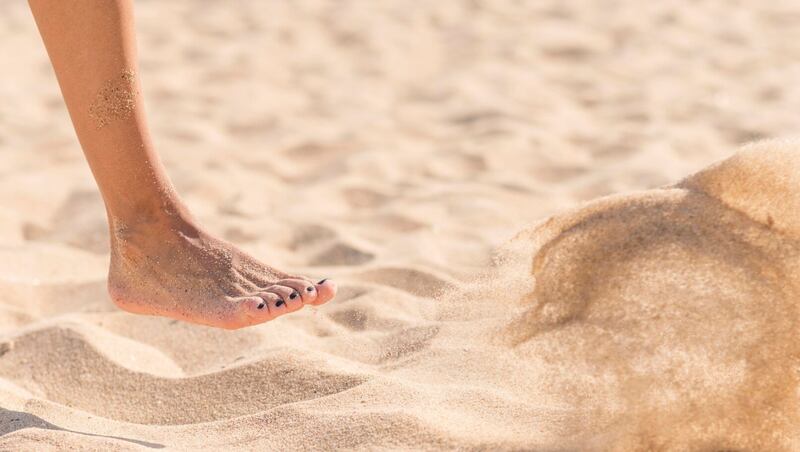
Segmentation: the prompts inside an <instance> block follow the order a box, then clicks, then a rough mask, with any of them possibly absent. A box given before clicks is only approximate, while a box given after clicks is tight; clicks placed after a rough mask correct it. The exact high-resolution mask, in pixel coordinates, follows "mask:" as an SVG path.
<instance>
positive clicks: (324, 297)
mask: <svg viewBox="0 0 800 452" xmlns="http://www.w3.org/2000/svg"><path fill="white" fill-rule="evenodd" d="M314 287H316V289H317V296H316V298H315V299H314V301H312V302H311V303H310V304H313V305H320V304H323V303H327V302H329V301H331V300H332V299H333V297H335V296H336V289H337V288H336V283H335V282H333V281H331V280H330V279H323V280H322V281H320V282H318V283H317V284H315V285H314Z"/></svg>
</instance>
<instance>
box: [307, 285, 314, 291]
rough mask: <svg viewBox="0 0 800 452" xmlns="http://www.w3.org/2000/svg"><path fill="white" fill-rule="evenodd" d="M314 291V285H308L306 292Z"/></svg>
mask: <svg viewBox="0 0 800 452" xmlns="http://www.w3.org/2000/svg"><path fill="white" fill-rule="evenodd" d="M313 291H314V286H308V287H306V292H313Z"/></svg>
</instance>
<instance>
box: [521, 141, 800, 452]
mask: <svg viewBox="0 0 800 452" xmlns="http://www.w3.org/2000/svg"><path fill="white" fill-rule="evenodd" d="M527 234H528V237H529V238H530V239H531V240H533V242H534V246H535V247H536V248H537V251H535V252H534V257H533V262H532V275H533V277H534V278H535V285H534V288H533V290H532V291H531V292H530V293H528V294H527V295H526V297H525V303H527V304H528V305H529V308H527V311H525V312H524V313H523V314H521V315H520V316H519V317H518V318H517V319H516V320H514V321H513V322H512V323H511V324H510V325H509V326H508V327H507V329H506V333H507V334H506V336H507V338H508V340H509V341H510V343H512V344H513V345H514V346H515V347H516V349H517V350H518V351H520V353H526V350H527V353H532V354H533V353H535V356H537V357H542V356H544V355H547V354H548V353H550V354H552V355H553V359H556V360H559V361H560V362H562V363H564V364H563V365H564V366H566V367H567V368H569V367H570V366H571V364H569V363H573V364H574V366H573V367H574V368H577V366H579V364H578V363H581V364H580V365H588V366H590V367H591V366H595V367H593V369H594V370H593V374H595V375H606V372H607V375H614V376H615V377H614V383H613V384H612V383H608V384H609V385H610V386H613V392H615V393H618V394H621V401H620V403H623V404H624V403H629V404H631V405H630V406H629V407H628V408H626V409H625V410H624V411H625V412H626V413H628V415H629V416H630V419H624V420H620V421H619V422H620V424H619V425H625V426H626V427H625V428H624V430H625V431H624V432H622V433H620V436H619V437H617V438H615V439H614V443H615V444H616V445H620V444H626V445H630V446H631V448H633V449H636V448H638V447H644V448H649V447H647V445H648V444H649V445H650V446H653V447H656V446H654V445H659V444H660V445H662V446H663V445H669V446H670V447H673V446H676V445H677V443H680V444H682V445H683V446H685V447H688V448H689V449H692V448H694V447H699V445H701V444H713V443H714V441H717V440H719V439H720V438H725V441H727V442H726V443H725V444H727V446H729V447H731V448H734V449H751V448H752V449H753V450H757V449H760V450H783V449H784V448H786V447H787V443H786V442H785V441H789V439H787V438H791V437H792V436H793V434H792V433H791V432H793V431H796V427H797V426H798V425H800V422H799V421H800V413H799V412H798V407H799V406H800V405H798V404H797V393H798V389H800V385H798V383H799V382H798V373H797V363H798V358H800V328H798V326H799V325H798V300H800V144H796V143H791V142H777V141H771V142H764V143H758V144H754V145H751V146H748V147H746V148H745V149H743V150H742V151H741V152H739V153H738V154H737V155H735V156H734V157H732V158H730V159H728V160H725V161H723V162H721V163H719V164H716V165H714V166H711V167H709V168H707V169H705V170H703V171H701V172H699V173H697V174H694V175H692V176H690V177H688V178H686V179H684V180H683V181H681V182H679V183H678V184H675V185H672V186H669V187H665V188H662V189H657V190H649V191H644V192H640V193H635V194H629V195H623V196H613V197H608V198H603V199H599V200H597V201H594V202H592V203H590V204H588V205H586V206H584V207H582V208H579V209H577V210H575V211H572V212H569V213H565V214H562V215H558V216H556V217H554V218H551V219H550V220H548V221H547V222H545V223H544V224H542V225H540V226H538V227H536V228H534V229H533V230H532V231H530V232H528V233H527ZM556 349H558V350H560V352H558V353H556V352H555V351H554V350H556ZM566 373H569V372H566ZM565 378H568V377H565ZM655 426H658V427H655ZM784 434H785V435H786V436H782V435H784ZM693 441H694V442H693ZM702 441H706V442H705V443H703V442H702ZM708 441H712V442H710V443H709V442H708ZM676 442H677V443H676ZM656 448H658V447H656ZM668 448H669V447H668ZM623 449H624V448H623Z"/></svg>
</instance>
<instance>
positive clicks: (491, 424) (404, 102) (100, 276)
mask: <svg viewBox="0 0 800 452" xmlns="http://www.w3.org/2000/svg"><path fill="white" fill-rule="evenodd" d="M136 6H137V19H138V29H139V33H140V35H139V46H140V59H141V68H140V71H139V73H140V75H141V77H142V81H143V88H144V95H145V99H146V105H147V108H148V112H149V115H150V118H151V123H152V127H153V134H154V138H155V141H156V143H157V145H158V147H159V148H160V150H161V152H162V155H163V157H164V160H165V164H166V165H167V167H168V170H169V172H170V174H171V176H172V177H173V179H174V182H175V185H176V187H177V189H178V191H179V192H180V193H181V194H182V195H183V196H184V197H185V199H186V200H187V202H188V204H189V205H190V207H191V208H192V210H193V211H194V212H195V214H196V216H197V217H199V218H200V219H201V220H202V221H203V222H204V223H205V224H206V225H207V227H208V228H209V229H210V230H212V231H214V232H215V233H217V234H219V235H220V236H222V237H224V238H226V239H228V240H230V241H232V242H234V243H236V244H237V245H239V246H241V247H242V248H244V249H245V250H247V251H248V252H250V253H252V254H253V255H255V256H256V257H258V258H261V259H263V260H265V261H267V262H269V263H270V264H272V265H274V266H277V267H281V268H284V269H286V270H289V271H292V272H298V273H305V274H308V275H310V276H312V277H315V278H322V277H330V278H335V279H336V280H337V282H338V283H339V285H340V288H341V289H340V294H339V296H338V297H337V299H336V300H335V301H333V302H331V303H329V304H328V305H325V306H323V307H320V308H318V309H306V310H304V311H302V312H300V313H296V314H293V315H291V316H287V317H285V318H281V319H278V320H276V321H273V322H270V323H268V324H265V325H261V326H257V327H252V328H247V329H243V330H237V331H223V330H216V329H211V328H206V327H200V326H193V325H189V324H185V323H181V322H176V321H171V320H167V319H161V318H154V317H143V316H134V315H131V314H128V313H124V312H121V311H119V310H118V309H116V308H115V307H114V306H113V305H112V304H111V302H110V301H109V299H108V295H107V294H106V291H105V274H106V271H107V263H108V243H107V242H108V232H107V226H106V222H105V215H104V211H103V206H102V201H101V199H100V197H99V195H98V194H97V192H96V189H95V188H94V184H93V181H92V179H91V174H90V172H89V169H88V167H87V166H86V163H85V162H84V161H83V158H82V155H81V152H80V148H79V145H78V143H77V140H76V138H75V136H74V133H73V131H72V127H71V124H70V123H69V118H68V115H67V112H66V109H65V107H64V105H63V102H62V100H61V98H60V95H59V91H58V86H57V83H56V81H55V77H54V75H53V73H52V69H51V68H50V66H49V63H48V61H47V57H46V54H45V51H44V48H43V46H42V44H41V41H40V39H39V37H38V35H37V32H36V29H35V25H34V23H33V19H32V17H31V16H30V13H29V12H28V10H27V6H26V5H25V4H24V2H3V3H1V4H0V67H3V68H4V70H3V72H2V74H1V75H0V98H2V99H3V102H2V103H0V205H2V206H3V209H2V211H0V289H1V290H2V293H3V295H2V296H0V326H2V330H0V331H2V338H0V449H2V450H46V449H54V450H60V449H75V450H140V449H148V448H163V449H172V450H202V449H206V450H253V449H255V450H291V449H333V448H339V449H367V450H374V449H406V448H411V449H417V450H419V449H442V448H445V449H493V450H503V449H506V450H520V449H524V450H722V449H728V450H797V449H800V438H798V436H799V435H798V433H797V432H798V431H800V429H798V428H797V427H798V426H799V425H800V422H799V421H800V419H798V414H799V413H798V412H797V411H798V410H797V403H796V402H797V399H796V397H798V381H797V380H798V375H797V362H798V352H799V351H800V350H799V349H798V345H797V344H800V340H798V339H800V338H798V337H797V335H798V331H800V330H798V328H796V326H797V325H796V322H797V314H798V313H797V309H796V307H795V301H796V300H797V299H798V297H800V279H798V276H800V275H798V270H797V268H800V267H798V265H797V263H798V260H799V259H800V258H798V256H800V242H798V241H800V220H798V217H797V214H796V213H795V212H796V211H797V210H798V207H800V199H798V195H797V193H800V180H798V176H797V175H798V174H800V162H798V160H797V157H795V156H796V155H800V154H797V152H800V146H798V145H797V144H792V142H769V143H766V144H762V145H760V146H756V147H753V148H750V150H748V151H744V153H743V154H741V155H739V156H738V157H736V158H735V159H734V160H731V161H728V162H727V163H724V164H721V165H718V166H713V167H710V168H709V169H708V170H706V171H704V172H701V173H699V174H698V175H696V176H689V175H691V174H693V173H695V172H696V171H699V170H701V169H703V168H707V167H708V166H709V165H711V164H712V163H713V162H715V161H718V160H721V159H724V158H727V157H729V156H730V155H732V154H733V153H734V151H735V150H736V149H737V148H738V147H739V146H740V145H741V144H743V143H746V142H749V141H752V140H757V139H761V138H765V137H788V136H791V135H792V134H794V133H796V131H797V130H798V126H799V125H800V116H798V115H797V112H798V111H800V85H798V84H796V83H794V84H793V83H792V82H793V81H795V80H798V76H799V75H800V74H799V71H800V66H798V64H796V61H800V34H799V32H798V29H797V27H796V20H797V18H798V17H800V7H798V5H796V4H793V3H791V2H754V1H753V2H732V1H722V0H709V1H704V2H617V1H604V2H597V1H575V2H566V3H565V2H561V1H552V2H549V1H542V2H538V1H536V2H534V1H531V2H515V1H503V0H492V1H485V2H469V1H459V2H457V1H437V2H414V3H409V2H407V1H400V0H397V1H395V0H385V1H383V0H382V1H380V2H369V1H340V2H330V1H296V2H263V1H258V0H249V1H244V0H242V1H236V2H190V1H171V2H159V1H155V0H148V1H145V0H142V1H137V5H136ZM687 176H689V177H687ZM608 195H611V196H610V197H606V198H602V197H604V196H608ZM598 198H600V199H598ZM587 201H590V202H589V203H588V204H586V202H587ZM548 218H550V219H549V220H548Z"/></svg>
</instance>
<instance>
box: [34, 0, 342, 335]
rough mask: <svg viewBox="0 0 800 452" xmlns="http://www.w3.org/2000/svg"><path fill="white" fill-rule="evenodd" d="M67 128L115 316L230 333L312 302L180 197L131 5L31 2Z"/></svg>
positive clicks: (316, 288)
mask: <svg viewBox="0 0 800 452" xmlns="http://www.w3.org/2000/svg"><path fill="white" fill-rule="evenodd" d="M29 3H30V6H31V10H32V12H33V15H34V17H35V19H36V23H37V26H38V28H39V31H40V33H41V35H42V39H43V40H44V43H45V46H46V48H47V51H48V54H49V56H50V60H51V62H52V64H53V68H54V70H55V72H56V76H57V78H58V82H59V85H60V87H61V92H62V95H63V97H64V100H65V102H66V104H67V109H68V111H69V114H70V117H71V119H72V123H73V125H74V127H75V131H76V133H77V135H78V139H79V141H80V143H81V147H82V148H83V151H84V154H85V155H86V160H87V161H88V163H89V166H90V167H91V170H92V174H93V175H94V177H95V180H96V181H97V185H98V187H99V189H100V192H101V194H102V196H103V201H104V203H105V206H106V211H107V213H108V221H109V228H110V231H111V241H112V247H111V249H112V251H111V253H112V256H111V257H112V259H111V269H110V271H109V289H110V291H111V295H112V298H114V300H115V301H116V302H117V303H118V304H119V305H120V306H121V307H123V308H124V309H127V310H130V311H134V312H138V313H143V314H156V315H165V316H169V317H173V318H179V319H183V320H188V321H192V322H197V323H203V324H208V325H214V326H223V327H239V326H246V325H249V324H254V323H260V322H263V321H266V320H269V319H271V318H274V317H275V316H276V315H280V314H282V313H285V312H290V311H292V310H296V309H299V308H300V307H302V306H303V304H306V303H313V304H319V303H323V302H325V301H327V300H329V299H330V298H332V297H333V295H334V293H335V285H334V284H333V283H332V282H323V283H318V284H312V283H310V282H309V281H308V280H306V279H305V278H302V277H290V276H289V275H287V274H285V273H283V272H281V271H278V270H276V269H273V268H271V267H269V266H267V265H265V264H262V263H260V262H258V261H257V260H255V259H253V258H252V257H250V256H248V255H247V254H246V253H244V252H242V251H241V250H238V249H237V248H235V247H234V246H232V245H230V244H228V243H226V242H224V241H222V240H219V239H217V238H215V237H213V236H212V235H210V234H208V233H206V232H205V231H203V229H202V228H201V227H200V226H199V225H198V224H197V222H196V221H195V220H194V219H193V218H192V217H191V215H190V214H189V212H188V210H187V209H186V207H185V206H184V204H183V203H182V202H181V200H180V199H179V197H178V195H177V194H176V192H175V190H174V189H173V187H172V184H171V183H170V181H169V178H168V177H167V174H166V172H165V170H164V167H163V165H162V163H161V161H160V159H159V157H158V154H157V153H156V151H155V149H154V147H153V144H152V141H151V139H150V135H149V132H148V128H147V122H146V117H145V111H144V106H143V102H142V95H141V84H140V80H139V77H138V75H137V63H136V42H135V34H134V23H133V6H132V0H76V1H70V2H63V1H52V0H30V1H29Z"/></svg>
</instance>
